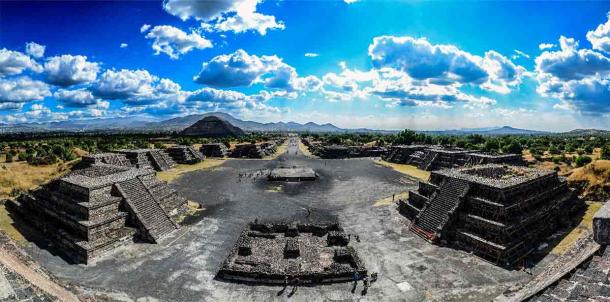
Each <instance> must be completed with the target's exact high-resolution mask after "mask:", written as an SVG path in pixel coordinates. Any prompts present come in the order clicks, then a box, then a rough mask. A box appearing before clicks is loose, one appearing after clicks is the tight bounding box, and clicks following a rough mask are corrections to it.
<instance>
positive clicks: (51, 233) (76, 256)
mask: <svg viewBox="0 0 610 302" xmlns="http://www.w3.org/2000/svg"><path fill="white" fill-rule="evenodd" d="M154 173H155V172H154V170H152V169H136V168H130V167H120V166H111V165H105V164H95V165H92V166H91V167H88V168H84V169H81V170H76V171H74V172H71V173H70V174H68V175H67V176H65V177H62V178H60V179H57V180H54V181H52V182H50V183H49V184H47V185H44V186H42V187H41V188H40V189H37V190H34V191H32V192H30V193H28V194H24V195H22V196H20V198H18V200H17V201H16V202H15V204H14V205H15V209H16V210H17V211H18V212H19V213H21V214H22V216H23V218H24V219H25V220H27V221H30V222H31V223H32V224H33V225H35V226H36V227H37V228H38V229H39V230H40V231H42V232H43V233H45V235H46V236H48V237H49V238H50V239H51V240H52V241H53V242H54V244H55V245H56V246H58V247H59V248H60V249H61V251H62V253H63V254H64V255H65V256H66V257H67V258H68V260H70V261H73V262H76V263H89V262H91V261H92V260H93V259H95V258H98V257H99V256H101V255H103V254H104V253H106V252H108V251H110V250H112V249H114V248H115V247H118V246H120V245H123V244H125V243H127V242H133V241H134V240H136V239H137V240H145V241H149V242H157V241H158V240H159V239H161V238H162V237H164V236H166V235H168V234H169V233H171V232H172V231H173V230H175V229H177V228H178V227H179V226H178V224H177V223H176V221H175V218H176V217H178V216H179V215H181V214H183V213H184V212H185V211H186V200H185V199H184V198H182V197H180V196H178V195H176V192H175V191H174V190H173V189H171V188H169V187H168V186H167V184H166V183H164V182H161V181H158V180H157V179H156V178H155V174H154Z"/></svg>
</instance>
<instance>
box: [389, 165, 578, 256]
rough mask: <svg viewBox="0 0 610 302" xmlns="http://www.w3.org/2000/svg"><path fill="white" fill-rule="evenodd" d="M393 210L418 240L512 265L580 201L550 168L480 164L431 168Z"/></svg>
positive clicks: (576, 208) (554, 228)
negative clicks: (441, 242)
mask: <svg viewBox="0 0 610 302" xmlns="http://www.w3.org/2000/svg"><path fill="white" fill-rule="evenodd" d="M398 204H399V206H398V209H399V211H400V212H401V213H402V214H403V215H405V216H406V217H407V218H409V219H411V222H412V223H411V225H410V229H411V231H413V232H414V233H416V234H417V235H419V236H421V237H423V238H424V239H426V240H428V241H431V242H437V241H439V240H445V241H448V242H451V243H454V244H455V245H456V246H457V247H459V248H462V249H465V250H468V251H472V252H473V253H475V254H478V255H480V256H482V257H484V258H486V259H488V260H490V261H492V262H495V263H497V264H500V265H504V266H512V265H514V264H515V263H517V262H518V261H520V260H522V259H524V257H526V256H527V255H528V254H529V253H530V252H531V251H533V250H534V249H535V248H536V247H537V245H538V243H539V240H541V238H544V236H546V235H548V234H550V233H552V232H553V231H555V230H556V229H557V228H558V225H559V224H560V223H561V222H562V221H568V218H567V217H569V215H570V214H571V213H573V212H574V211H576V210H578V209H579V207H581V206H582V205H583V203H582V202H581V201H580V200H578V198H577V197H576V194H575V193H574V192H573V191H572V190H571V189H569V188H568V186H567V182H566V181H565V179H563V178H560V177H559V176H558V175H557V172H555V171H546V170H538V169H532V168H526V167H518V166H505V165H495V164H489V165H480V166H474V167H466V168H456V169H446V170H440V171H434V172H432V174H431V176H430V181H429V182H420V183H419V189H418V190H417V191H410V192H409V199H408V200H400V201H399V202H398Z"/></svg>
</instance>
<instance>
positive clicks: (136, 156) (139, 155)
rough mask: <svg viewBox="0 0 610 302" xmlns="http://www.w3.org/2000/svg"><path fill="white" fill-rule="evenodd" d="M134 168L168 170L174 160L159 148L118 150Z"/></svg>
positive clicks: (173, 165) (173, 164)
mask: <svg viewBox="0 0 610 302" xmlns="http://www.w3.org/2000/svg"><path fill="white" fill-rule="evenodd" d="M118 152H119V153H121V154H123V155H124V156H125V157H127V159H129V161H130V162H131V164H132V165H133V166H134V167H136V168H153V169H155V170H156V171H165V170H169V169H171V168H173V167H175V166H176V163H175V162H174V160H173V159H172V158H171V157H170V156H169V155H168V154H167V153H165V151H163V150H159V149H122V150H118Z"/></svg>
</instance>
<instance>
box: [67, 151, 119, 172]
mask: <svg viewBox="0 0 610 302" xmlns="http://www.w3.org/2000/svg"><path fill="white" fill-rule="evenodd" d="M95 164H108V165H114V166H121V167H131V161H129V160H128V159H127V157H125V155H124V154H120V153H111V152H105V153H93V154H89V155H85V156H83V158H82V160H81V162H80V163H78V165H77V168H79V169H80V168H87V167H90V166H92V165H95Z"/></svg>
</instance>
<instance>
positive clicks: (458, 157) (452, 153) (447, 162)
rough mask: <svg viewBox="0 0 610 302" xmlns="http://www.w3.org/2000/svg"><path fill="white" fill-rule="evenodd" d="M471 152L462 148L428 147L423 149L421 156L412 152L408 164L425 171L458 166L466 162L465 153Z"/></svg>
mask: <svg viewBox="0 0 610 302" xmlns="http://www.w3.org/2000/svg"><path fill="white" fill-rule="evenodd" d="M471 152H472V151H470V150H464V149H444V148H429V149H426V150H425V151H424V155H423V157H422V156H421V155H420V154H412V160H411V163H410V164H412V165H416V166H417V168H418V169H421V170H426V171H434V170H440V169H450V168H458V167H463V166H465V165H466V164H467V163H468V161H467V158H468V157H467V154H469V153H471Z"/></svg>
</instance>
